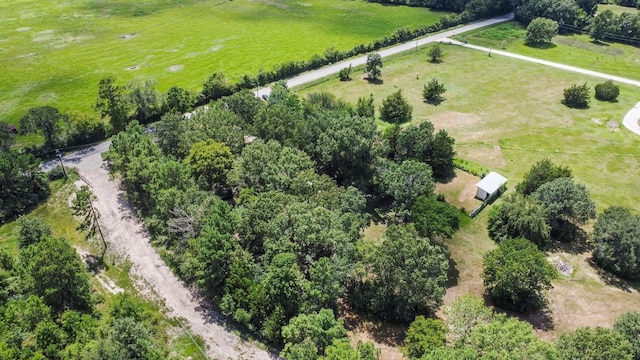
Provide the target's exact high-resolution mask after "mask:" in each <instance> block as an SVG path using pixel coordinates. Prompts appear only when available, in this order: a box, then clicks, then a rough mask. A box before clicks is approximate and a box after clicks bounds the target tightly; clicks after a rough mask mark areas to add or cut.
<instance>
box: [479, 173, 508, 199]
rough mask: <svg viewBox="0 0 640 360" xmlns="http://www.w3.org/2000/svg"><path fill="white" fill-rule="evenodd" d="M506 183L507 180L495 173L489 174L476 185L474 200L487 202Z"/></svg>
mask: <svg viewBox="0 0 640 360" xmlns="http://www.w3.org/2000/svg"><path fill="white" fill-rule="evenodd" d="M506 183H507V178H505V177H504V176H502V175H500V174H498V173H497V172H494V171H492V172H490V173H488V174H487V175H486V176H485V177H483V178H482V180H480V181H479V182H478V183H477V184H476V187H477V188H478V192H476V198H478V199H480V200H483V201H484V200H487V199H488V198H490V197H491V195H493V194H495V193H496V192H497V191H498V190H499V189H500V187H501V186H502V185H504V184H506Z"/></svg>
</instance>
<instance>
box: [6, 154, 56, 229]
mask: <svg viewBox="0 0 640 360" xmlns="http://www.w3.org/2000/svg"><path fill="white" fill-rule="evenodd" d="M49 193H50V189H49V182H48V180H47V177H46V176H45V175H44V174H43V173H42V171H41V170H40V160H39V159H37V158H36V157H34V156H33V155H31V154H19V153H16V152H13V151H1V152H0V222H4V221H6V220H8V219H10V218H13V217H15V216H18V215H22V214H24V213H25V212H26V211H27V210H28V209H30V208H31V207H33V206H34V205H36V204H38V203H39V202H40V201H42V200H44V199H46V198H47V197H48V196H49Z"/></svg>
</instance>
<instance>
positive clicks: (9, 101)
mask: <svg viewBox="0 0 640 360" xmlns="http://www.w3.org/2000/svg"><path fill="white" fill-rule="evenodd" d="M0 14H2V21H0V66H2V68H3V75H2V81H1V82H0V121H5V122H14V123H15V122H16V121H18V120H19V119H20V117H21V116H22V115H23V114H24V113H25V112H26V110H27V109H29V108H30V107H33V106H41V105H53V106H56V107H58V108H59V109H61V110H63V111H67V110H80V111H90V110H91V107H92V105H93V103H94V102H95V98H96V97H97V84H98V81H99V80H100V79H101V78H103V77H105V76H108V75H113V76H115V77H116V78H117V79H118V80H119V82H120V83H121V84H125V83H127V82H129V81H131V80H134V79H138V80H147V79H154V80H156V81H157V84H158V89H159V90H161V91H165V90H167V89H168V88H169V87H171V86H174V85H177V86H181V87H185V88H187V89H190V90H200V87H201V84H202V82H203V81H204V80H205V79H206V78H207V77H208V76H209V75H210V74H211V73H212V72H214V71H223V72H224V73H225V74H227V76H228V77H229V78H231V79H235V78H236V77H238V76H240V75H243V74H246V73H249V74H257V73H258V71H259V69H265V70H269V69H271V68H272V67H273V66H274V65H276V64H280V63H283V62H285V61H291V60H307V59H309V58H310V57H311V55H313V54H315V53H319V54H322V53H324V51H325V50H326V49H328V48H329V47H335V48H336V49H339V50H347V49H350V48H352V47H353V46H355V45H358V44H361V43H368V42H370V41H371V40H373V39H377V38H381V37H383V36H385V35H388V34H391V33H392V32H393V31H395V30H396V29H397V28H400V27H403V26H406V27H417V26H420V25H426V24H431V23H434V22H436V21H437V20H438V19H439V18H440V16H441V15H442V13H435V12H432V11H430V10H428V9H425V8H410V7H401V6H383V5H380V4H370V3H366V2H362V1H331V0H305V1H304V2H300V1H291V0H255V1H252V0H235V1H223V0H186V1H177V0H146V1H140V2H134V1H129V0H108V1H106V0H105V1H103V0H100V1H98V0H61V1H55V2H50V1H36V0H15V1H14V0H11V1H9V0H0Z"/></svg>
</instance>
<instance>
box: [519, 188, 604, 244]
mask: <svg viewBox="0 0 640 360" xmlns="http://www.w3.org/2000/svg"><path fill="white" fill-rule="evenodd" d="M532 196H533V197H534V198H535V199H537V200H538V201H540V202H541V203H542V204H544V205H545V206H546V208H547V209H548V211H549V212H548V214H549V218H548V221H547V222H548V223H549V225H550V226H551V232H552V234H555V235H556V236H558V237H559V238H560V239H561V240H565V241H572V240H574V239H575V236H576V232H577V227H578V226H580V225H583V224H585V223H586V222H587V221H588V220H590V219H593V218H595V217H596V205H595V203H594V202H593V201H592V200H591V197H590V196H589V192H588V191H587V188H586V187H585V186H584V185H582V184H577V183H575V182H574V181H573V179H571V178H559V179H556V180H553V181H551V182H548V183H546V184H543V185H542V186H540V187H539V188H538V190H536V192H535V193H533V195H532Z"/></svg>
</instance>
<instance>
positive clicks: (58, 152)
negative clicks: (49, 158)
mask: <svg viewBox="0 0 640 360" xmlns="http://www.w3.org/2000/svg"><path fill="white" fill-rule="evenodd" d="M56 156H58V160H60V166H62V174H64V178H65V179H66V178H67V172H66V171H65V170H64V164H63V163H62V154H60V150H58V149H56Z"/></svg>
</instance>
